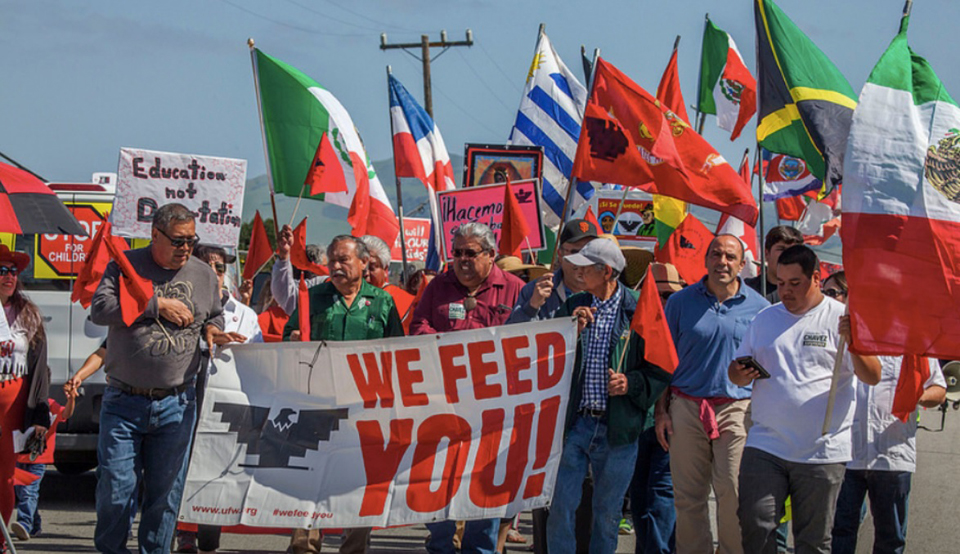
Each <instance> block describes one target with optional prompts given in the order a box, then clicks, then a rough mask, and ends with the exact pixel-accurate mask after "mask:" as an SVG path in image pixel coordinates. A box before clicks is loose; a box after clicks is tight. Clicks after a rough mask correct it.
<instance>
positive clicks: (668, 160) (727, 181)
mask: <svg viewBox="0 0 960 554" xmlns="http://www.w3.org/2000/svg"><path fill="white" fill-rule="evenodd" d="M572 174H573V175H574V176H575V177H578V178H579V179H581V180H583V181H600V182H605V183H616V184H621V185H627V186H635V187H638V188H640V189H641V190H644V191H647V192H650V193H654V194H661V195H663V196H669V197H671V198H676V199H678V200H683V201H685V202H689V203H691V204H695V205H698V206H703V207H706V208H711V209H714V210H717V211H720V212H723V213H729V214H730V215H733V216H735V217H737V218H739V219H742V220H743V221H746V222H747V223H749V224H751V225H753V224H755V223H756V221H757V214H758V213H759V212H758V211H757V206H756V203H755V202H754V200H753V195H752V194H751V193H750V188H749V186H747V185H746V184H745V183H744V182H743V180H742V179H741V178H740V176H739V175H737V172H736V170H734V169H733V167H731V166H730V164H729V163H727V161H726V160H725V159H723V156H721V155H720V154H718V153H717V151H716V150H714V149H713V147H711V146H710V144H709V143H707V141H705V140H704V139H703V137H701V136H700V135H698V134H697V133H696V132H695V131H694V130H693V129H691V128H690V126H689V125H688V124H687V123H686V122H684V121H683V120H682V119H680V117H679V116H677V115H676V114H674V112H672V111H670V110H669V109H667V108H666V107H665V106H663V105H661V103H660V102H658V101H657V100H656V99H654V98H653V96H651V95H650V94H649V93H648V92H647V91H645V90H643V89H642V88H640V86H639V85H637V84H636V83H634V82H633V81H631V80H630V79H629V78H628V77H627V76H626V75H624V74H623V73H621V72H620V71H619V70H618V69H617V68H615V67H613V66H612V65H610V64H608V63H606V62H605V61H604V60H602V59H600V60H598V61H597V67H596V75H595V77H594V86H593V91H592V93H591V95H590V99H589V101H588V103H587V106H586V109H585V115H584V119H583V126H582V128H581V133H580V140H579V143H578V145H577V155H576V158H575V159H574V164H573V171H572Z"/></svg>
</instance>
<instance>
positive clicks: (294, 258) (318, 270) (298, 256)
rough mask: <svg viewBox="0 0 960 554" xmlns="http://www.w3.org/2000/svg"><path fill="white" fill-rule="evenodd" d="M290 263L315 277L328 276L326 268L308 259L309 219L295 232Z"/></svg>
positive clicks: (301, 223)
mask: <svg viewBox="0 0 960 554" xmlns="http://www.w3.org/2000/svg"><path fill="white" fill-rule="evenodd" d="M290 263H291V264H293V267H295V268H297V269H299V270H300V271H309V272H310V273H313V274H314V275H327V274H328V273H329V272H328V271H327V268H326V266H322V265H320V264H315V263H313V262H311V261H310V258H308V257H307V218H303V221H301V222H300V225H297V228H296V229H294V230H293V246H291V247H290Z"/></svg>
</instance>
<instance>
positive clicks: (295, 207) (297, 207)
mask: <svg viewBox="0 0 960 554" xmlns="http://www.w3.org/2000/svg"><path fill="white" fill-rule="evenodd" d="M320 140H323V139H320ZM306 188H307V183H306V182H304V183H303V185H302V186H301V187H300V194H299V195H297V203H296V204H294V205H293V213H292V214H290V223H289V225H290V227H293V220H294V218H296V217H297V210H299V209H300V201H301V200H303V191H304V190H305V189H306ZM277 236H278V237H279V235H277Z"/></svg>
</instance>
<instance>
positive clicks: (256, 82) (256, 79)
mask: <svg viewBox="0 0 960 554" xmlns="http://www.w3.org/2000/svg"><path fill="white" fill-rule="evenodd" d="M253 45H254V42H253V38H252V37H251V38H248V39H247V46H249V47H250V63H251V64H252V66H253V88H254V90H256V91H257V116H258V117H259V118H260V138H261V139H262V140H263V158H264V160H265V161H266V162H267V185H268V186H267V188H268V189H269V190H270V209H272V210H273V231H274V233H276V235H277V236H278V237H279V236H280V227H279V225H280V224H279V222H278V220H277V199H276V193H275V192H274V190H273V170H272V169H271V168H270V151H269V150H268V149H267V132H266V130H265V129H264V126H263V102H262V101H261V100H260V71H258V69H257V53H256V51H255V48H254V47H253ZM301 192H302V191H301Z"/></svg>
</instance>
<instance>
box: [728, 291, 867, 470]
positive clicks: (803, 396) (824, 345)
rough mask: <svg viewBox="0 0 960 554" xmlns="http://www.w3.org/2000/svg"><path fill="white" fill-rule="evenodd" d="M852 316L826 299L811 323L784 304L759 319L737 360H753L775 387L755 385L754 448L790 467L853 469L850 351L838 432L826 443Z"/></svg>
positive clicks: (750, 439) (765, 382)
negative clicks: (847, 318)
mask: <svg viewBox="0 0 960 554" xmlns="http://www.w3.org/2000/svg"><path fill="white" fill-rule="evenodd" d="M844 310H845V307H844V305H843V304H841V303H840V302H837V301H836V300H833V299H832V298H827V297H824V298H823V301H822V302H820V304H818V305H817V306H815V307H814V308H812V309H811V310H810V311H808V312H807V313H805V314H803V315H799V316H798V315H794V314H792V313H790V312H789V311H788V310H787V309H786V308H785V307H784V306H783V304H781V303H778V304H774V305H773V306H770V307H769V308H766V309H764V310H763V311H761V312H760V313H759V314H757V317H756V318H755V319H754V320H753V322H752V323H751V324H750V327H749V328H748V329H747V334H746V337H744V339H743V342H742V343H741V344H740V348H739V349H738V350H737V355H736V356H737V357H738V358H739V357H741V356H753V358H754V359H755V360H756V361H757V362H759V363H760V365H762V366H763V367H764V368H765V369H766V370H767V371H768V372H769V373H770V379H757V380H756V381H754V383H753V397H752V401H751V411H752V419H753V426H752V427H751V428H750V431H749V433H748V435H747V444H746V446H748V447H752V448H757V449H759V450H763V451H764V452H767V453H769V454H773V455H774V456H777V457H778V458H782V459H784V460H787V461H790V462H800V463H814V464H827V463H842V462H848V461H850V459H851V458H852V452H853V449H852V446H851V436H850V427H851V424H852V421H853V413H854V401H855V388H854V379H856V377H855V376H854V374H853V362H852V361H851V359H850V354H849V353H848V352H846V350H845V352H844V358H843V363H842V366H841V370H840V381H839V383H838V386H837V399H836V404H835V405H834V409H833V419H832V422H831V425H830V430H829V432H828V433H827V434H826V435H822V436H821V430H822V427H823V419H824V417H825V416H826V413H827V397H828V396H829V393H830V380H831V377H832V375H833V364H834V360H835V359H836V356H837V345H838V343H839V341H840V334H839V333H838V331H837V327H838V325H839V321H840V316H842V315H843V314H844Z"/></svg>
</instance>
